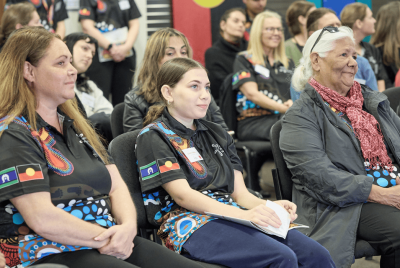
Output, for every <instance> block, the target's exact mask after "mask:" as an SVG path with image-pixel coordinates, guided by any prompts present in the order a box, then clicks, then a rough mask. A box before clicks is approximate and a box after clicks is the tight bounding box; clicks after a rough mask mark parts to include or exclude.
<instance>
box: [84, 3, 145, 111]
mask: <svg viewBox="0 0 400 268" xmlns="http://www.w3.org/2000/svg"><path fill="white" fill-rule="evenodd" d="M140 16H141V14H140V12H139V9H138V8H137V6H136V4H135V1H134V0H105V1H102V0H98V1H94V0H80V10H79V21H80V22H81V24H82V28H83V32H84V33H87V34H89V35H90V36H92V37H94V38H95V39H96V40H97V41H98V43H99V49H98V51H97V52H96V55H95V56H94V58H93V63H92V65H91V66H90V68H89V69H88V70H87V72H86V74H87V75H88V76H89V77H90V78H91V79H92V80H93V81H94V82H95V83H96V84H97V85H98V86H99V88H100V89H101V90H103V92H104V96H105V97H106V98H107V99H109V97H110V95H112V104H113V105H114V106H115V105H117V104H118V103H121V102H123V101H124V96H125V94H126V93H127V92H128V91H129V89H130V88H131V87H132V80H133V79H132V78H133V75H134V71H135V68H136V55H135V50H134V48H133V44H134V43H135V40H136V38H137V35H138V33H139V17H140ZM122 39H123V40H122Z"/></svg>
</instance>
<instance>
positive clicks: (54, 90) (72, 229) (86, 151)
mask: <svg viewBox="0 0 400 268" xmlns="http://www.w3.org/2000/svg"><path fill="white" fill-rule="evenodd" d="M3 52H4V53H0V70H1V71H0V81H1V82H2V83H1V85H0V88H1V92H2V93H3V94H2V98H1V100H0V102H1V106H0V107H1V108H0V130H1V132H0V150H1V153H0V219H1V225H0V237H1V240H0V251H1V252H2V253H3V254H5V255H6V261H7V266H8V267H26V266H28V265H29V266H30V265H31V264H33V263H35V264H39V263H53V264H64V265H67V266H69V267H74V268H81V267H99V268H106V267H107V268H109V267H120V268H129V267H130V268H134V267H137V266H136V265H140V266H141V267H161V266H162V265H165V266H167V267H192V266H191V265H192V262H188V260H186V259H185V258H182V257H180V256H178V255H177V254H173V253H172V252H170V251H168V250H167V249H166V248H163V247H162V246H160V245H157V244H155V243H153V242H151V241H148V240H145V239H142V238H139V237H136V232H137V225H136V213H135V207H134V205H133V202H132V200H131V196H130V193H129V191H128V188H127V187H126V185H125V183H124V181H123V180H122V178H121V176H120V175H119V172H118V170H117V168H116V166H115V165H114V164H113V160H112V159H111V158H110V157H109V156H108V154H107V151H106V150H105V149H104V147H103V146H102V144H101V142H100V140H99V139H98V137H97V135H96V133H95V131H94V130H93V129H92V127H91V126H90V125H89V124H88V123H87V122H86V120H85V118H84V117H83V115H82V114H81V113H80V111H79V110H78V109H77V104H76V102H75V100H73V98H74V96H75V92H74V84H75V80H76V75H77V71H76V69H75V68H74V67H73V66H72V64H71V62H72V55H71V53H70V52H69V50H68V48H67V46H66V45H65V44H64V43H63V42H62V41H61V39H59V37H58V36H57V35H55V34H53V33H50V32H48V31H46V30H45V29H44V28H42V27H25V28H23V29H19V30H16V31H15V32H14V33H13V34H12V35H11V36H10V38H9V40H8V41H7V43H6V44H5V46H4V49H3ZM149 252H151V255H152V256H151V257H147V256H148V254H149ZM194 265H195V266H196V264H194Z"/></svg>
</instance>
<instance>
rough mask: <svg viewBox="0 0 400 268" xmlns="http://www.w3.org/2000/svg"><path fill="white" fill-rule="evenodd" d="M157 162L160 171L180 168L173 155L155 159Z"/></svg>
mask: <svg viewBox="0 0 400 268" xmlns="http://www.w3.org/2000/svg"><path fill="white" fill-rule="evenodd" d="M157 164H158V166H159V167H160V173H165V172H168V171H171V170H176V169H180V166H179V164H178V161H177V160H176V158H175V157H167V158H162V159H158V160H157Z"/></svg>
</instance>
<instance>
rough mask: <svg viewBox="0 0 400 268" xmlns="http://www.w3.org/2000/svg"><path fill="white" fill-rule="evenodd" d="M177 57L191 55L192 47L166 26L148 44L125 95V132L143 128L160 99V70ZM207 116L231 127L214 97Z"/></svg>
mask: <svg viewBox="0 0 400 268" xmlns="http://www.w3.org/2000/svg"><path fill="white" fill-rule="evenodd" d="M175 57H182V58H192V50H191V47H190V46H189V42H188V40H187V38H186V36H185V35H184V34H182V33H181V32H179V31H177V30H175V29H172V28H164V29H160V30H158V31H156V32H155V33H153V34H152V36H151V37H150V38H149V40H148V41H147V44H146V50H145V52H144V57H143V64H142V67H141V69H140V72H139V76H138V83H137V86H135V87H134V88H133V89H132V90H131V91H130V92H128V93H127V94H126V95H125V111H124V131H125V132H128V131H133V130H135V129H141V128H143V126H144V125H143V118H144V117H145V116H146V114H147V112H148V111H149V108H150V107H151V106H152V105H154V104H156V103H158V102H159V101H161V100H160V99H159V97H158V95H157V94H156V92H157V87H156V80H157V72H158V70H159V69H160V67H161V65H162V64H163V63H164V62H166V61H167V60H169V59H172V58H175ZM206 119H207V120H209V121H212V122H214V123H216V124H221V125H222V126H223V127H224V128H225V129H226V130H228V128H227V126H226V124H225V122H224V119H223V118H222V115H221V112H220V110H219V107H218V106H217V104H216V103H215V101H214V100H212V102H211V105H210V108H209V111H208V112H207V115H206Z"/></svg>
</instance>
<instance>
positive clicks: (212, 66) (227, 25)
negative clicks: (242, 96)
mask: <svg viewBox="0 0 400 268" xmlns="http://www.w3.org/2000/svg"><path fill="white" fill-rule="evenodd" d="M245 23H246V13H245V12H244V10H243V9H242V8H232V9H229V10H227V11H225V13H224V14H223V15H222V17H221V20H220V23H219V24H220V33H221V36H220V38H219V39H218V41H217V42H215V43H214V44H213V45H212V47H210V48H209V49H207V51H206V53H205V57H204V58H205V65H206V69H207V70H208V73H209V78H210V82H211V94H212V95H213V97H214V99H215V101H216V102H217V103H219V89H220V87H221V85H222V82H223V81H224V79H225V77H226V76H227V75H229V74H230V73H232V72H233V62H234V60H235V58H236V55H237V53H239V52H241V51H244V50H246V49H247V41H246V40H244V39H243V35H244V32H245V27H244V24H245Z"/></svg>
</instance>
